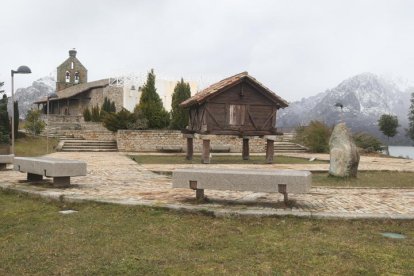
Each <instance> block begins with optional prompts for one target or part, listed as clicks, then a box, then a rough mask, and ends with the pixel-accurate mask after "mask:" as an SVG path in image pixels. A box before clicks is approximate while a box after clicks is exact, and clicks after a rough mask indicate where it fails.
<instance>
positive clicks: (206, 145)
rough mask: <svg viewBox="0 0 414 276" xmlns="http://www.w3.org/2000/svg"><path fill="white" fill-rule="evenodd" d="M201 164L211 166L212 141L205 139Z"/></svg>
mask: <svg viewBox="0 0 414 276" xmlns="http://www.w3.org/2000/svg"><path fill="white" fill-rule="evenodd" d="M201 163H203V164H210V139H203V152H202V155H201Z"/></svg>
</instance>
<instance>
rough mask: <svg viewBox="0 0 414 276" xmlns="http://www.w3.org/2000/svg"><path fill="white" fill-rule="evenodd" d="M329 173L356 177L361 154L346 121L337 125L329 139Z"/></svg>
mask: <svg viewBox="0 0 414 276" xmlns="http://www.w3.org/2000/svg"><path fill="white" fill-rule="evenodd" d="M329 149H330V157H331V158H330V159H331V161H330V166H329V174H330V175H333V176H339V177H356V176H357V172H358V164H359V154H358V150H357V147H356V146H355V143H354V141H353V140H352V138H351V135H350V133H349V130H348V128H347V127H346V125H345V123H339V124H337V125H336V126H335V128H334V130H333V132H332V135H331V139H330V140H329Z"/></svg>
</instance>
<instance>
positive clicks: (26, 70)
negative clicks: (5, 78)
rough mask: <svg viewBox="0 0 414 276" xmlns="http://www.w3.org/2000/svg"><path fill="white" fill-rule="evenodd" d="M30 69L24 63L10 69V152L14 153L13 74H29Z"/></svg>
mask: <svg viewBox="0 0 414 276" xmlns="http://www.w3.org/2000/svg"><path fill="white" fill-rule="evenodd" d="M30 73H32V71H31V70H30V68H29V67H27V66H26V65H22V66H20V67H19V68H17V70H16V71H15V70H11V91H12V148H11V154H14V74H30Z"/></svg>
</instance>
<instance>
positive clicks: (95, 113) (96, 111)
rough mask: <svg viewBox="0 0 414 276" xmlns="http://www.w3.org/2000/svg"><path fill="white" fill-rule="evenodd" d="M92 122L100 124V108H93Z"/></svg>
mask: <svg viewBox="0 0 414 276" xmlns="http://www.w3.org/2000/svg"><path fill="white" fill-rule="evenodd" d="M91 120H92V122H100V121H101V112H100V109H99V106H98V105H96V106H93V107H92V118H91Z"/></svg>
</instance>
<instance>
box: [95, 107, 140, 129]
mask: <svg viewBox="0 0 414 276" xmlns="http://www.w3.org/2000/svg"><path fill="white" fill-rule="evenodd" d="M103 124H104V126H105V127H106V128H107V129H108V130H110V131H113V132H116V131H118V130H119V129H146V128H147V126H148V120H147V119H146V118H145V117H144V116H143V115H142V112H141V111H140V110H136V111H134V113H131V112H129V111H128V110H126V109H122V110H121V111H119V112H118V113H112V112H111V113H107V114H106V116H105V118H104V120H103Z"/></svg>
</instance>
